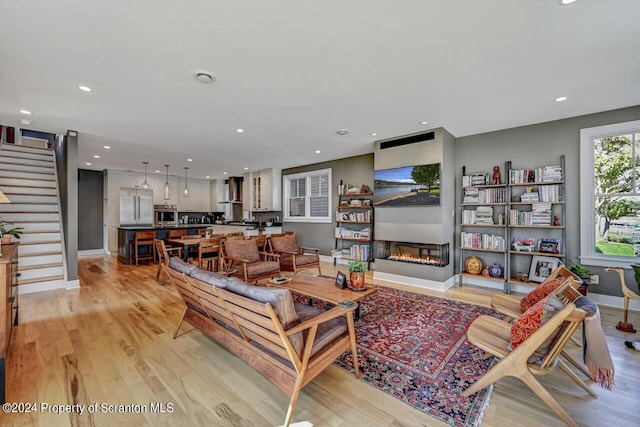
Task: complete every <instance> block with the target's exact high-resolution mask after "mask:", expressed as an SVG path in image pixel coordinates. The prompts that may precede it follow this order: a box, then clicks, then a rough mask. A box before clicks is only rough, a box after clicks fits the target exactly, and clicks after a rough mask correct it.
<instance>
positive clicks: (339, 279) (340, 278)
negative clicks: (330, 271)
mask: <svg viewBox="0 0 640 427" xmlns="http://www.w3.org/2000/svg"><path fill="white" fill-rule="evenodd" d="M336 286H337V287H338V288H340V289H344V288H346V287H347V276H346V275H345V274H344V273H343V272H341V271H338V275H337V276H336Z"/></svg>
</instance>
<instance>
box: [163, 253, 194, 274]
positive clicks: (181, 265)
mask: <svg viewBox="0 0 640 427" xmlns="http://www.w3.org/2000/svg"><path fill="white" fill-rule="evenodd" d="M169 267H171V268H173V269H174V270H176V271H179V272H180V273H184V274H186V275H191V272H192V271H193V270H195V269H196V268H198V266H197V265H195V264H189V263H188V262H184V261H183V260H181V259H180V258H178V257H177V256H174V257H172V258H171V259H170V260H169Z"/></svg>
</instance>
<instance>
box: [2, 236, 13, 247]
mask: <svg viewBox="0 0 640 427" xmlns="http://www.w3.org/2000/svg"><path fill="white" fill-rule="evenodd" d="M10 243H11V234H9V235H7V236H2V244H3V245H8V244H10Z"/></svg>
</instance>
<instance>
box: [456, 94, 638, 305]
mask: <svg viewBox="0 0 640 427" xmlns="http://www.w3.org/2000/svg"><path fill="white" fill-rule="evenodd" d="M551 107H554V106H551ZM638 119H640V106H635V107H629V108H623V109H619V110H612V111H605V112H601V113H596V114H589V115H585V116H579V117H572V118H568V119H564V120H557V121H553V122H547V123H540V124H535V125H530V126H523V127H519V128H512V129H505V130H499V131H496V132H489V133H484V134H479V135H472V136H466V137H462V138H458V139H457V140H456V151H455V164H456V169H457V172H456V188H457V189H458V191H457V195H456V206H457V208H456V209H457V211H456V218H458V220H457V221H456V247H459V238H460V230H459V223H460V221H459V218H460V215H461V214H460V202H461V191H459V189H460V186H461V184H462V183H461V176H462V166H467V173H470V172H475V171H486V172H490V171H491V167H492V166H493V165H500V169H501V171H502V177H503V180H504V179H505V178H506V177H505V173H506V171H504V163H505V161H508V160H511V162H512V166H513V168H516V169H517V168H534V167H540V166H546V165H552V164H558V163H559V159H560V155H562V154H564V155H565V168H566V170H565V182H566V184H565V202H566V203H565V208H566V209H565V219H564V224H565V225H566V235H567V239H566V240H567V241H566V242H563V243H564V244H565V245H566V246H565V247H566V253H567V258H568V259H569V260H571V261H573V262H576V261H578V257H579V255H580V210H579V208H580V182H579V180H580V129H582V128H588V127H594V126H602V125H609V124H613V123H620V122H626V121H631V120H638ZM458 258H459V251H457V250H456V255H455V261H456V271H459V266H458V265H457V263H458V262H459V260H458ZM589 269H590V270H591V271H592V272H593V273H594V274H599V275H600V284H599V285H591V286H590V291H592V292H595V293H599V294H607V295H615V296H621V295H622V294H621V292H620V282H619V280H618V276H617V274H613V273H607V272H604V270H603V269H602V268H598V267H589ZM625 280H626V281H627V283H628V284H633V283H635V279H634V277H633V272H632V271H628V272H626V275H625Z"/></svg>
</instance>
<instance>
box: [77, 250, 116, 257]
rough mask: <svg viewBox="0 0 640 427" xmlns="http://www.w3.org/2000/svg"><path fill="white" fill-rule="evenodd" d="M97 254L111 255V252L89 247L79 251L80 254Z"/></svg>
mask: <svg viewBox="0 0 640 427" xmlns="http://www.w3.org/2000/svg"><path fill="white" fill-rule="evenodd" d="M97 255H100V256H101V255H109V252H108V251H106V250H104V249H87V250H84V251H78V256H97Z"/></svg>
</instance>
